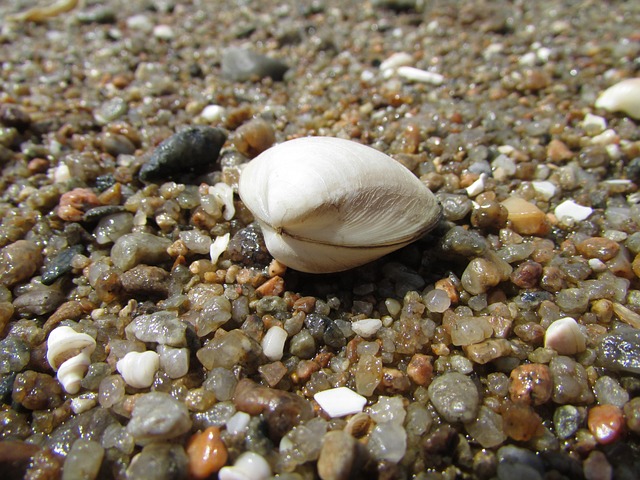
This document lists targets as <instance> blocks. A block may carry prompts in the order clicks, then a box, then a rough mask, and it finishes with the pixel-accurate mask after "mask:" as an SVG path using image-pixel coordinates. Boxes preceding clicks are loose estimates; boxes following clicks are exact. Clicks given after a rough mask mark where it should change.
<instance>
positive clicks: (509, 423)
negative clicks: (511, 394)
mask: <svg viewBox="0 0 640 480" xmlns="http://www.w3.org/2000/svg"><path fill="white" fill-rule="evenodd" d="M502 428H503V430H504V433H505V434H506V435H507V436H509V437H511V438H513V439H514V440H516V441H518V442H525V441H527V440H531V439H532V438H533V437H536V436H538V435H540V434H541V433H542V431H543V430H542V429H543V426H542V418H540V416H539V415H538V414H537V413H536V412H535V411H534V410H533V408H531V407H530V406H529V405H525V404H522V403H513V404H510V405H508V406H507V407H506V408H505V409H504V411H503V412H502Z"/></svg>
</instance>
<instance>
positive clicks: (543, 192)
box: [531, 180, 558, 201]
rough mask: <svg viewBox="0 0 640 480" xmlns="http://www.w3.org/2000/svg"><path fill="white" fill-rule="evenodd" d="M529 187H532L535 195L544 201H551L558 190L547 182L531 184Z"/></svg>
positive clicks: (541, 181)
mask: <svg viewBox="0 0 640 480" xmlns="http://www.w3.org/2000/svg"><path fill="white" fill-rule="evenodd" d="M531 186H533V189H534V190H535V191H536V193H537V194H538V195H540V198H542V199H543V200H546V201H549V200H551V199H552V198H553V197H554V195H555V194H556V193H557V191H558V188H557V187H556V186H555V184H553V183H552V182H549V181H547V180H540V181H536V182H531Z"/></svg>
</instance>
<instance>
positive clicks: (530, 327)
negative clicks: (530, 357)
mask: <svg viewBox="0 0 640 480" xmlns="http://www.w3.org/2000/svg"><path fill="white" fill-rule="evenodd" d="M513 333H515V334H516V335H517V336H518V338H519V339H520V340H522V341H523V342H527V343H528V344H530V345H536V346H540V345H542V343H543V341H544V334H545V329H544V327H543V326H542V325H540V324H539V323H535V322H527V323H521V324H519V325H516V326H515V328H514V329H513Z"/></svg>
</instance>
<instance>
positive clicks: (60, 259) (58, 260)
mask: <svg viewBox="0 0 640 480" xmlns="http://www.w3.org/2000/svg"><path fill="white" fill-rule="evenodd" d="M83 251H84V247H83V246H82V245H73V246H71V247H67V248H65V249H63V250H62V251H60V253H58V254H57V255H56V256H55V257H54V258H53V259H52V260H51V261H50V262H48V263H47V264H46V265H45V268H44V270H43V272H42V280H41V281H42V284H43V285H52V284H53V283H54V282H55V281H56V280H57V279H59V278H61V277H63V276H65V275H66V274H67V273H69V272H71V270H72V269H73V267H72V266H71V260H72V259H73V257H75V256H76V255H78V254H80V253H82V252H83Z"/></svg>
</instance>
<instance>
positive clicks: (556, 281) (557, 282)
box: [540, 266, 567, 292]
mask: <svg viewBox="0 0 640 480" xmlns="http://www.w3.org/2000/svg"><path fill="white" fill-rule="evenodd" d="M540 286H541V287H542V288H544V289H545V290H546V291H547V292H559V291H560V290H563V289H565V288H567V281H566V280H565V274H564V272H563V271H562V270H560V269H559V268H558V267H550V266H548V267H544V268H543V269H542V278H541V279H540Z"/></svg>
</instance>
